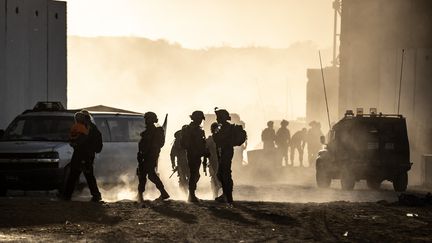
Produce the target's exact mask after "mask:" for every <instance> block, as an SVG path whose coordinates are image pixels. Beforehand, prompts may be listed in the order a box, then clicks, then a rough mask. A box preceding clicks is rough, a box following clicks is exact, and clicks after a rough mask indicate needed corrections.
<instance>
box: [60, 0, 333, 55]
mask: <svg viewBox="0 0 432 243" xmlns="http://www.w3.org/2000/svg"><path fill="white" fill-rule="evenodd" d="M67 2H68V34H69V35H80V36H138V37H146V38H150V39H166V40H168V41H170V42H177V43H179V44H181V45H182V46H184V47H187V48H194V49H198V48H206V47H210V46H221V45H229V46H233V47H240V46H253V45H255V46H266V47H275V48H284V47H288V46H289V45H290V44H292V43H295V42H297V41H306V40H312V41H314V42H315V43H317V44H318V45H319V46H320V47H322V48H327V47H330V46H331V45H332V33H333V10H332V0H67Z"/></svg>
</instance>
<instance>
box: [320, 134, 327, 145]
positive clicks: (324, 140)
mask: <svg viewBox="0 0 432 243" xmlns="http://www.w3.org/2000/svg"><path fill="white" fill-rule="evenodd" d="M320 142H321V144H324V145H325V144H326V139H325V137H324V136H321V137H320Z"/></svg>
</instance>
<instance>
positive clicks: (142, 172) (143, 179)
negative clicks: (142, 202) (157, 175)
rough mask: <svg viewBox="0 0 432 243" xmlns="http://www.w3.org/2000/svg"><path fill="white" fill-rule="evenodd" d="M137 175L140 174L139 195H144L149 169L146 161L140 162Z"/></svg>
mask: <svg viewBox="0 0 432 243" xmlns="http://www.w3.org/2000/svg"><path fill="white" fill-rule="evenodd" d="M137 176H138V196H140V195H141V196H142V194H143V192H144V190H145V186H146V183H147V171H146V170H145V167H144V163H139V164H138V169H137Z"/></svg>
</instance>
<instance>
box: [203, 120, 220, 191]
mask: <svg viewBox="0 0 432 243" xmlns="http://www.w3.org/2000/svg"><path fill="white" fill-rule="evenodd" d="M218 126H219V125H218V124H217V123H216V122H214V123H212V124H211V127H210V130H211V133H212V134H213V133H215V132H216V130H217V129H218ZM206 147H207V150H208V152H209V154H210V156H209V164H208V167H209V173H210V185H211V188H212V192H213V198H216V197H218V196H219V189H220V188H221V187H222V185H221V183H220V181H219V179H218V177H217V172H218V167H219V158H218V153H217V146H216V143H215V141H214V139H213V135H210V136H208V138H207V139H206Z"/></svg>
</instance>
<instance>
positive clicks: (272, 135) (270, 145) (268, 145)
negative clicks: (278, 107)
mask: <svg viewBox="0 0 432 243" xmlns="http://www.w3.org/2000/svg"><path fill="white" fill-rule="evenodd" d="M275 139H276V132H275V130H274V128H273V121H269V122H267V128H266V129H264V130H263V131H262V133H261V141H262V142H263V149H265V150H271V149H274V148H275Z"/></svg>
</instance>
